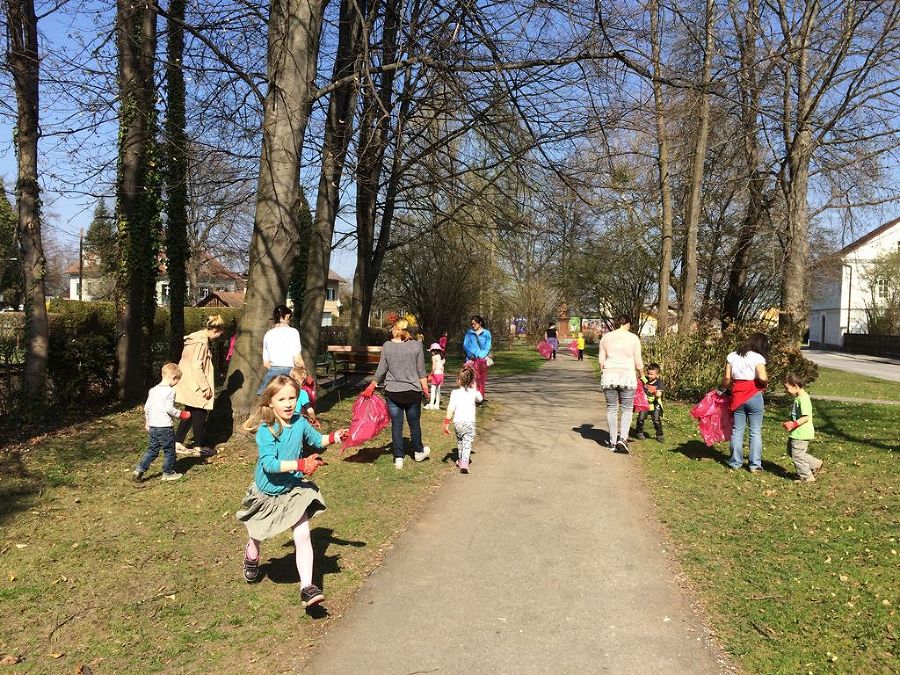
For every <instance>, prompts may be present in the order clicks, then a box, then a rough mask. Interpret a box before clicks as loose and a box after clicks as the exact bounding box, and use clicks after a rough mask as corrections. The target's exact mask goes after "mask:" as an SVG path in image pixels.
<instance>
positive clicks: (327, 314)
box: [322, 312, 331, 326]
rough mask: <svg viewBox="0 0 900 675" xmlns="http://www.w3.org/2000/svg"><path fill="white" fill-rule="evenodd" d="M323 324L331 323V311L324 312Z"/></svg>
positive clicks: (328, 324)
mask: <svg viewBox="0 0 900 675" xmlns="http://www.w3.org/2000/svg"><path fill="white" fill-rule="evenodd" d="M322 325H323V326H330V325H331V312H322Z"/></svg>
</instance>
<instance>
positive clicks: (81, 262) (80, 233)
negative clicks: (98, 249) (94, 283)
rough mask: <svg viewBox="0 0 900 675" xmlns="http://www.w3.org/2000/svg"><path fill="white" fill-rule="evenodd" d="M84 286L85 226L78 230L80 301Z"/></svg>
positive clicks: (79, 300)
mask: <svg viewBox="0 0 900 675" xmlns="http://www.w3.org/2000/svg"><path fill="white" fill-rule="evenodd" d="M83 287H84V228H83V227H82V228H81V229H79V230H78V302H81V297H82V294H81V289H82V288H83Z"/></svg>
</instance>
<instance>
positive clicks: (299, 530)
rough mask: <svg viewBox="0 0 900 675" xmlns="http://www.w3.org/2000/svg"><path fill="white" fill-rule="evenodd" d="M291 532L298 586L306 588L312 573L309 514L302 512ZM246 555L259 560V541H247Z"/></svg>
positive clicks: (310, 582) (310, 580)
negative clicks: (298, 580)
mask: <svg viewBox="0 0 900 675" xmlns="http://www.w3.org/2000/svg"><path fill="white" fill-rule="evenodd" d="M293 533H294V548H295V549H296V556H297V572H299V574H300V587H301V588H306V587H307V586H309V585H311V584H312V573H313V547H312V537H311V536H310V532H309V516H307V515H306V514H305V513H304V514H303V517H302V518H301V519H300V520H299V521H298V522H297V524H296V525H294V530H293ZM246 555H247V558H249V559H250V560H259V541H257V540H256V539H251V540H250V541H248V542H247V549H246Z"/></svg>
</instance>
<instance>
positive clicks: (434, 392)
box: [428, 384, 441, 408]
mask: <svg viewBox="0 0 900 675" xmlns="http://www.w3.org/2000/svg"><path fill="white" fill-rule="evenodd" d="M428 405H431V406H437V407H438V408H440V407H441V385H439V384H438V385H435V386H433V387H432V388H431V401H430V402H429V403H428Z"/></svg>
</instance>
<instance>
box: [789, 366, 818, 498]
mask: <svg viewBox="0 0 900 675" xmlns="http://www.w3.org/2000/svg"><path fill="white" fill-rule="evenodd" d="M805 384H806V383H805V382H804V381H803V378H802V377H800V376H799V375H797V374H796V373H788V374H787V375H785V376H784V388H785V389H786V390H787V393H788V394H790V395H791V396H793V397H794V404H793V405H792V406H791V419H789V420H788V421H786V422H784V423H783V424H782V426H783V427H784V428H785V430H787V431H789V432H790V436H789V437H788V454H789V455H790V456H791V459H793V460H794V466H795V467H796V468H797V476H798V478H797V480H798V481H799V482H801V483H814V482H815V480H816V476H817V475H818V474H819V472H820V471H821V470H822V467H823V466H824V464H825V463H824V462H823V461H822V460H821V459H819V458H818V457H813V456H812V455H811V454H809V442H810V441H811V440H813V439H814V438H815V437H816V430H815V427H813V414H812V401H811V400H810V398H809V394H807V393H806V391H804V389H803V385H805Z"/></svg>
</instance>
